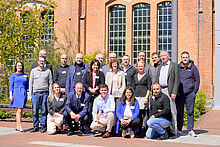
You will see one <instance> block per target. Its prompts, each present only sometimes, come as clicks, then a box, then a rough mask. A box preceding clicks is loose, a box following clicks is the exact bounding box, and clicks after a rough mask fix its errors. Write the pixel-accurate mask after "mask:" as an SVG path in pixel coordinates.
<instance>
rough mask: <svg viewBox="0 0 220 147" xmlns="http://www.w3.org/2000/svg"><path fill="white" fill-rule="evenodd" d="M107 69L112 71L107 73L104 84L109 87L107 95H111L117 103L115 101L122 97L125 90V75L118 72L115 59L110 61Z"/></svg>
mask: <svg viewBox="0 0 220 147" xmlns="http://www.w3.org/2000/svg"><path fill="white" fill-rule="evenodd" d="M109 68H110V69H112V71H110V72H107V74H106V79H105V83H106V85H108V87H109V94H111V95H113V96H114V98H115V101H116V102H117V100H118V99H119V98H121V97H122V93H123V91H124V89H125V74H124V72H123V71H121V70H119V68H120V67H119V62H118V60H117V59H113V60H111V61H110V64H109ZM116 106H117V104H116Z"/></svg>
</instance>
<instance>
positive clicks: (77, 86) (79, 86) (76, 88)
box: [75, 83, 83, 95]
mask: <svg viewBox="0 0 220 147" xmlns="http://www.w3.org/2000/svg"><path fill="white" fill-rule="evenodd" d="M75 91H76V94H77V95H81V94H82V91H83V85H82V84H81V83H78V84H76V86H75Z"/></svg>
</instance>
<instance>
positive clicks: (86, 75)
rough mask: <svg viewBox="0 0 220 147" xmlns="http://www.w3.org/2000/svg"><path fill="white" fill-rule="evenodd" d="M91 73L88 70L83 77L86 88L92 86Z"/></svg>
mask: <svg viewBox="0 0 220 147" xmlns="http://www.w3.org/2000/svg"><path fill="white" fill-rule="evenodd" d="M89 76H90V75H89V73H88V72H86V73H85V75H84V77H83V86H84V88H85V89H87V90H89V88H91V86H90V85H89Z"/></svg>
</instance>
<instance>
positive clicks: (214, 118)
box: [0, 110, 220, 147]
mask: <svg viewBox="0 0 220 147" xmlns="http://www.w3.org/2000/svg"><path fill="white" fill-rule="evenodd" d="M22 124H23V129H24V130H25V133H20V132H16V131H15V122H9V121H0V147H14V146H17V147H24V146H28V147H39V146H44V147H47V146H48V147H51V146H59V147H72V146H73V147H94V146H100V147H104V146H113V147H124V146H126V147H127V146H132V147H133V146H138V147H139V146H168V147H175V146H178V147H185V146H193V147H194V146H195V147H196V146H205V147H207V146H220V110H209V111H208V112H207V113H206V114H204V115H203V116H202V117H201V118H200V120H199V121H197V123H196V124H195V128H194V129H195V132H196V133H197V134H198V136H197V137H191V136H188V135H187V131H186V130H185V131H183V132H184V133H183V135H182V136H180V137H178V138H176V139H168V140H163V141H157V140H150V139H144V138H134V139H130V138H122V137H111V138H106V139H104V138H102V137H94V136H93V135H88V136H78V135H73V136H66V134H57V135H47V133H40V132H36V133H30V129H31V128H32V123H30V122H29V123H28V122H22Z"/></svg>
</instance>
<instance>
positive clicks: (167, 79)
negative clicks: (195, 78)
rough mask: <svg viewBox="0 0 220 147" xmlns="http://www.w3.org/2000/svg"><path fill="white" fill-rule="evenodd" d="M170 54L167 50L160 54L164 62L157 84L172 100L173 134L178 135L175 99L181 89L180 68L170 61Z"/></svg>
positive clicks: (159, 68)
mask: <svg viewBox="0 0 220 147" xmlns="http://www.w3.org/2000/svg"><path fill="white" fill-rule="evenodd" d="M169 57H170V55H169V53H168V52H167V51H165V50H163V51H161V52H160V58H161V60H162V63H161V65H159V66H158V71H157V76H156V83H159V84H160V85H161V87H162V92H163V93H164V94H166V95H167V96H168V97H169V98H170V109H171V113H172V130H171V131H172V133H173V135H175V134H176V133H177V111H176V103H175V98H176V95H177V92H178V88H179V83H180V81H179V68H178V65H177V63H174V62H172V61H170V60H169Z"/></svg>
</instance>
